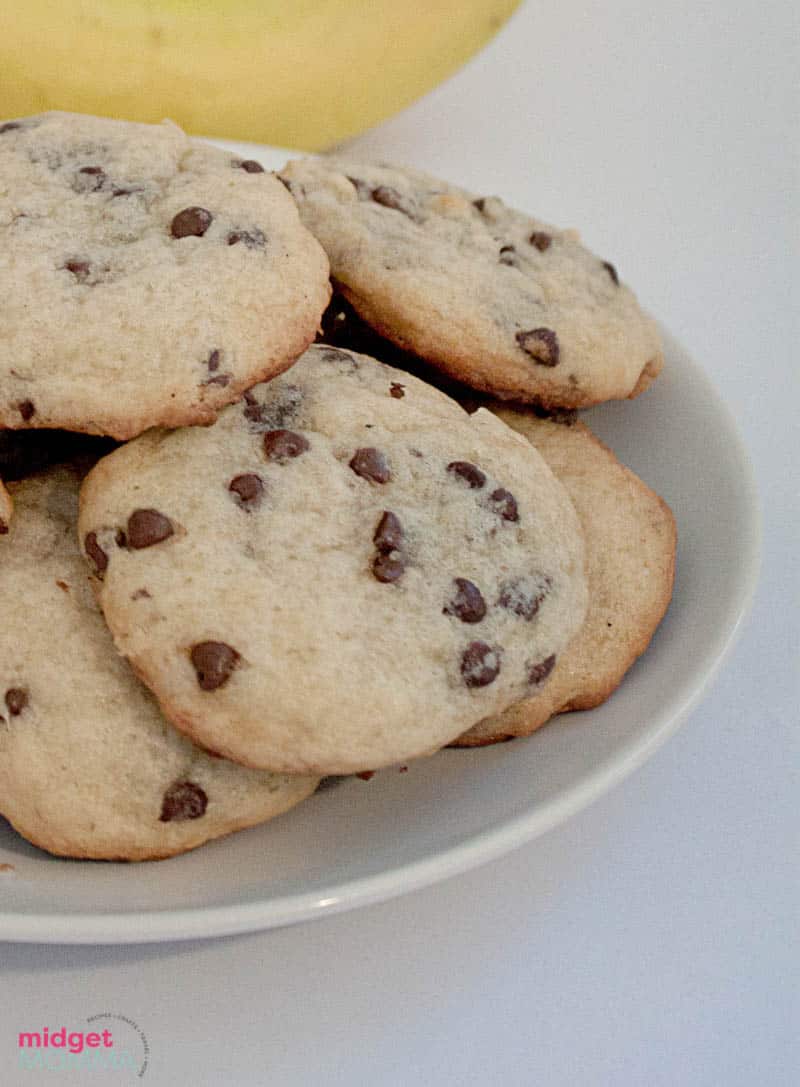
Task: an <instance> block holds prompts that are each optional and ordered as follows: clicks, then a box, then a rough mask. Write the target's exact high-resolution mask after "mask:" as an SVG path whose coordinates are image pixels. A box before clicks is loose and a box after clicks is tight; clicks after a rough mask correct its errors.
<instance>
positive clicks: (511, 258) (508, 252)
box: [500, 245, 517, 268]
mask: <svg viewBox="0 0 800 1087" xmlns="http://www.w3.org/2000/svg"><path fill="white" fill-rule="evenodd" d="M500 263H501V264H507V265H509V266H510V267H512V268H513V267H514V265H515V264H516V263H517V250H516V249H515V248H514V246H513V245H504V246H502V247H501V249H500Z"/></svg>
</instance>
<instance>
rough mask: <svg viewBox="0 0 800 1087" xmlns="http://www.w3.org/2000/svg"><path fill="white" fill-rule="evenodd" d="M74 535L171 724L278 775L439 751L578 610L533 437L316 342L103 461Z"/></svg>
mask: <svg viewBox="0 0 800 1087" xmlns="http://www.w3.org/2000/svg"><path fill="white" fill-rule="evenodd" d="M80 537H81V540H82V543H83V548H84V551H85V554H86V558H87V560H88V562H89V564H90V567H91V569H92V571H93V573H94V575H95V577H96V579H97V580H98V591H99V600H100V603H101V606H102V608H103V611H104V613H105V616H106V619H107V621H108V624H109V626H110V628H111V631H112V633H113V635H114V640H115V642H116V644H117V647H118V649H119V650H120V652H121V653H123V654H124V655H125V656H126V657H127V658H128V659H129V660H130V661H131V663H132V665H133V666H134V668H135V669H136V671H137V673H138V674H139V675H140V676H141V677H142V678H143V679H144V681H145V682H146V683H147V684H148V686H149V687H150V688H151V689H152V690H153V691H154V693H155V694H156V696H157V697H158V699H159V701H160V703H161V705H162V708H163V710H164V712H165V713H166V715H167V716H168V717H169V719H170V720H171V721H173V722H174V723H175V724H176V725H177V726H178V728H180V729H183V730H184V731H185V732H187V733H188V734H189V735H190V736H192V737H193V738H194V739H195V740H196V741H197V742H199V743H200V744H202V745H203V746H205V747H208V748H211V749H212V750H214V751H218V752H220V753H221V754H224V755H226V756H227V757H229V758H232V759H234V760H236V761H239V762H242V763H244V764H246V765H251V766H261V767H265V768H270V769H274V770H283V771H287V772H305V771H307V772H314V773H324V774H335V773H349V772H352V771H361V770H372V769H375V768H376V767H378V766H383V765H387V764H389V763H392V762H395V761H400V760H406V759H409V758H412V757H414V756H417V755H423V754H427V753H430V752H433V751H435V750H436V749H438V748H439V747H441V746H442V745H444V744H446V743H448V742H449V741H450V740H452V739H454V738H455V737H456V736H458V735H459V734H460V733H461V732H463V731H465V730H466V728H468V727H469V726H470V725H472V724H475V723H476V722H477V721H479V720H482V719H483V718H485V717H486V716H488V715H489V714H492V713H498V712H501V711H502V710H503V709H505V708H506V707H508V706H509V705H511V704H512V703H514V702H517V701H519V700H520V699H521V698H522V697H524V696H525V695H527V694H529V693H530V692H531V690H533V689H535V688H536V687H537V686H538V685H539V683H540V682H541V678H542V669H543V668H544V667H546V662H547V661H549V660H550V658H551V657H553V656H557V655H558V654H560V653H561V651H562V649H563V648H564V646H565V645H566V644H567V642H568V641H569V639H570V637H571V636H572V634H573V633H574V632H575V631H576V630H577V628H578V627H579V626H580V624H581V622H582V620H583V616H584V612H585V607H586V584H585V578H584V573H583V558H582V556H583V541H582V537H581V533H580V528H579V524H578V521H577V517H576V514H575V511H574V509H573V508H572V505H571V503H570V501H569V499H568V497H567V495H566V492H565V491H564V489H563V488H562V486H561V485H560V484H559V483H558V482H557V481H556V479H555V478H554V477H553V475H552V473H551V472H550V470H549V469H548V468H547V466H546V465H545V463H544V461H543V460H542V459H541V457H540V456H539V454H538V453H536V451H535V450H534V449H533V448H532V446H531V445H530V443H528V442H526V441H525V440H524V439H523V438H522V437H521V436H520V435H518V434H516V433H514V431H512V430H511V429H510V428H509V427H507V426H506V425H505V424H504V423H502V422H500V420H498V419H497V418H496V417H495V416H493V415H491V414H490V413H489V412H487V411H479V412H477V413H476V414H475V415H472V416H468V415H467V414H466V413H465V412H463V411H462V410H461V408H459V407H458V405H456V404H455V403H454V402H453V401H452V400H450V399H449V398H448V397H446V396H445V395H444V394H442V393H440V392H439V391H437V390H436V389H433V388H431V387H430V386H427V385H425V384H424V383H422V382H421V381H419V380H417V379H416V378H414V377H411V376H410V375H408V374H405V373H403V372H402V371H399V370H395V369H393V368H391V367H389V366H385V365H383V364H382V363H378V362H376V361H374V360H373V359H370V358H368V357H366V356H363V355H357V354H355V353H352V352H346V351H340V350H337V349H335V348H330V347H323V346H317V347H312V348H311V349H309V351H307V352H306V354H305V355H304V356H303V357H302V358H301V359H300V360H299V361H298V363H297V364H296V365H295V366H294V367H293V368H292V370H291V371H290V372H289V373H287V374H285V375H282V376H281V377H279V378H276V379H275V380H273V381H271V382H269V383H268V384H262V385H259V386H257V387H255V388H254V389H252V390H251V391H250V392H249V393H248V394H247V395H246V397H245V399H244V401H243V402H242V403H241V404H239V405H235V406H231V407H229V408H226V409H225V410H224V411H223V412H222V414H221V415H220V417H219V419H218V421H217V422H216V423H215V424H214V426H212V427H209V428H207V429H200V428H192V429H184V430H180V431H173V432H165V431H151V432H150V433H148V434H145V435H142V436H141V437H139V438H137V439H136V440H135V441H133V442H130V443H129V444H128V445H126V446H123V447H122V448H121V449H118V450H117V451H115V452H114V453H112V454H111V455H110V456H108V457H106V458H104V459H103V460H102V461H100V462H99V464H97V466H96V467H95V468H94V469H93V471H92V472H91V473H90V475H89V476H88V477H87V479H86V482H85V484H84V487H83V491H82V495H81V516H80Z"/></svg>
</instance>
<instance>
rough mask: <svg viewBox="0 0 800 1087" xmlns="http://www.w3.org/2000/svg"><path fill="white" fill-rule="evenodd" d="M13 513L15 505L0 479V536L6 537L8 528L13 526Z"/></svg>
mask: <svg viewBox="0 0 800 1087" xmlns="http://www.w3.org/2000/svg"><path fill="white" fill-rule="evenodd" d="M13 512H14V503H13V502H12V501H11V495H10V494H9V493H8V491H7V490H6V488H5V487H4V486H3V481H2V479H0V536H5V535H6V534H7V533H8V526H9V525H10V524H11V515H12V513H13Z"/></svg>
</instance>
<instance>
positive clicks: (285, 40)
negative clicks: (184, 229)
mask: <svg viewBox="0 0 800 1087" xmlns="http://www.w3.org/2000/svg"><path fill="white" fill-rule="evenodd" d="M518 4H519V0H461V2H450V3H443V2H440V0H405V2H403V0H370V2H367V0H57V2H53V0H22V2H20V3H8V0H0V12H4V13H5V17H4V18H3V19H2V20H0V22H2V23H3V24H4V25H3V30H2V33H0V118H10V117H17V116H23V115H25V114H28V113H38V112H41V111H43V110H47V109H66V110H74V111H77V112H84V113H98V114H105V115H109V116H116V117H126V118H128V119H130V120H141V121H160V120H161V119H162V118H164V117H170V118H172V119H173V120H174V121H177V123H178V124H180V125H181V126H182V127H184V128H185V129H186V130H187V131H189V132H194V133H198V134H202V135H208V136H223V137H227V138H228V139H241V140H254V141H257V142H262V143H272V144H279V145H282V146H288V147H299V148H306V149H308V150H317V149H321V148H325V147H329V146H331V145H332V144H335V143H337V142H339V141H341V140H343V139H345V138H347V137H349V136H353V135H355V134H357V133H359V132H362V131H364V130H365V129H367V128H369V127H370V126H372V125H374V124H376V123H377V122H378V121H380V120H382V119H383V118H385V117H388V116H391V115H392V114H394V113H396V112H397V111H398V110H401V109H402V108H403V107H405V106H407V105H409V104H410V103H411V102H413V101H414V100H415V99H416V98H418V97H419V96H420V95H422V94H424V93H425V92H426V91H428V90H430V89H431V88H432V87H434V86H436V85H437V84H438V83H440V82H441V81H442V80H443V79H445V78H446V77H447V76H448V75H450V74H451V73H452V72H454V71H455V70H456V69H457V68H459V67H460V66H461V65H462V64H463V63H464V61H465V60H467V58H468V57H470V56H471V55H472V54H474V53H476V52H477V51H478V50H479V49H480V48H481V47H482V46H483V45H484V44H485V43H486V42H487V41H488V40H489V39H490V38H491V37H492V36H493V35H494V34H495V32H496V31H497V30H498V29H499V27H500V26H501V25H502V24H503V22H504V21H505V20H506V19H507V18H508V17H509V16H510V15H511V13H512V12H513V10H514V9H515V8H516V7H517V6H518Z"/></svg>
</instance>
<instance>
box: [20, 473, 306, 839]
mask: <svg viewBox="0 0 800 1087" xmlns="http://www.w3.org/2000/svg"><path fill="white" fill-rule="evenodd" d="M79 485H80V476H79V474H78V473H77V472H76V471H74V470H71V469H66V468H64V469H56V470H52V471H50V472H48V473H45V474H42V475H39V476H37V477H34V478H31V479H28V480H25V481H24V482H22V483H16V484H11V488H12V490H13V494H14V499H15V501H16V506H17V511H16V515H15V517H14V521H13V522H12V524H11V527H10V530H9V532H8V533H7V534H6V535H4V536H2V537H0V599H2V600H3V601H4V605H5V606H4V621H3V624H2V628H0V813H2V814H3V815H4V816H5V817H6V818H7V819H8V820H9V821H10V822H11V823H12V824H13V825H14V826H15V827H16V829H17V830H18V831H19V832H20V833H21V834H22V835H23V836H24V837H26V838H28V839H29V840H30V841H31V842H33V843H34V844H36V845H38V846H40V847H41V848H43V849H47V850H49V851H50V852H52V853H56V854H60V855H64V856H69V857H90V858H96V859H109V860H116V859H119V860H146V859H154V858H158V857H166V856H171V855H173V854H175V853H182V852H184V851H185V850H187V849H192V848H194V847H195V846H198V845H201V844H202V843H203V842H205V841H208V840H209V839H211V838H216V837H219V836H220V835H223V834H228V833H230V832H231V831H234V830H238V829H240V828H243V827H247V826H251V825H253V824H255V823H259V822H262V821H264V820H266V819H270V818H271V817H272V816H275V815H278V814H280V813H281V812H283V811H285V810H286V809H288V808H290V807H292V806H293V805H294V804H296V803H298V802H299V801H300V800H302V799H304V797H306V796H308V795H309V794H310V793H311V792H313V790H314V788H315V786H316V778H311V777H302V776H296V777H287V776H284V775H277V774H270V773H265V772H261V771H256V770H248V769H246V768H244V767H241V766H236V765H234V764H233V763H231V762H228V761H227V760H225V759H219V758H215V757H213V756H211V755H209V754H207V753H205V752H203V751H201V750H200V749H199V748H197V747H195V746H194V745H193V744H192V743H190V741H189V740H187V739H186V737H185V736H182V735H181V734H180V733H179V732H177V731H176V730H175V729H174V728H173V727H172V726H171V725H170V724H169V723H168V722H167V721H165V720H164V718H163V716H162V714H161V713H160V712H159V709H158V706H157V704H156V701H155V699H154V698H153V697H152V695H151V694H150V692H149V691H147V689H146V688H145V687H144V686H143V685H142V684H141V683H139V681H138V680H137V679H136V677H135V676H134V675H133V673H132V672H131V670H130V667H129V666H128V664H127V663H126V662H125V661H124V660H123V659H122V658H121V657H120V656H119V655H118V654H117V653H116V651H115V649H114V644H113V641H112V639H111V635H110V634H109V632H108V629H107V628H106V625H105V623H104V621H103V617H102V615H101V613H100V610H99V608H98V606H97V604H96V602H95V599H94V594H93V592H92V589H91V586H90V582H89V578H88V577H87V570H86V564H85V562H84V561H83V557H82V556H81V553H80V549H79V546H78V540H77V531H76V522H77V512H78V489H79Z"/></svg>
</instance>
